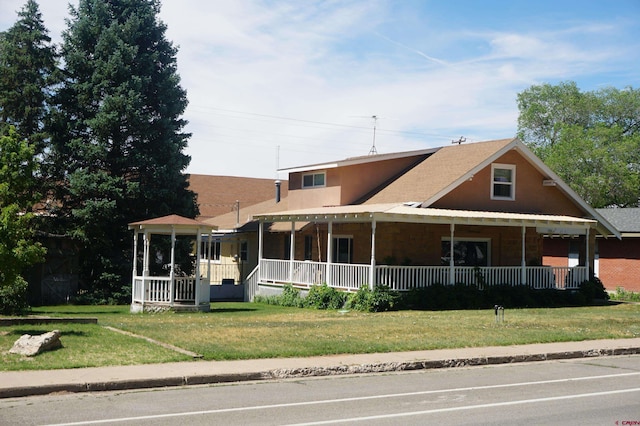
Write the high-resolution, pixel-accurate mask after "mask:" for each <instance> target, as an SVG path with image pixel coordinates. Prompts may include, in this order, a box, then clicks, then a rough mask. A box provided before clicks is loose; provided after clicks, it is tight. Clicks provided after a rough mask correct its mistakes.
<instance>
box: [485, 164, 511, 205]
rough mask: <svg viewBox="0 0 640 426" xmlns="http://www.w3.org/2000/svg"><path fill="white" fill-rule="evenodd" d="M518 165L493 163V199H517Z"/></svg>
mask: <svg viewBox="0 0 640 426" xmlns="http://www.w3.org/2000/svg"><path fill="white" fill-rule="evenodd" d="M515 198H516V166H514V165H508V164H492V165H491V199H492V200H515Z"/></svg>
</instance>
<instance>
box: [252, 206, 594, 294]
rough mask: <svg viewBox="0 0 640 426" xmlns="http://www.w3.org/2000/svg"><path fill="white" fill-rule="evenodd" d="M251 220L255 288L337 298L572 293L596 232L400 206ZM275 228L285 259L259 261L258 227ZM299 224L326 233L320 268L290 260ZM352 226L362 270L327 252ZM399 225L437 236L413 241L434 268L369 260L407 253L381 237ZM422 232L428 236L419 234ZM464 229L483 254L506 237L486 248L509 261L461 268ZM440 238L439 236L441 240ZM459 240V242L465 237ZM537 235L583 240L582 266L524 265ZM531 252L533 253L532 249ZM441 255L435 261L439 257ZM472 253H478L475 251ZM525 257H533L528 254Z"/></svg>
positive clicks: (518, 217)
mask: <svg viewBox="0 0 640 426" xmlns="http://www.w3.org/2000/svg"><path fill="white" fill-rule="evenodd" d="M254 219H257V220H259V224H260V227H259V234H258V235H259V253H258V257H259V266H258V268H257V269H256V270H255V272H254V273H255V274H256V277H254V278H255V280H256V281H257V283H258V284H262V285H270V286H279V285H284V284H287V283H291V284H293V285H294V286H298V287H303V288H304V287H310V286H312V285H317V284H322V283H326V284H327V285H329V286H331V287H335V288H339V289H342V290H345V291H357V290H358V289H359V288H360V287H362V286H363V285H366V286H369V287H370V288H373V287H374V286H376V285H386V286H389V287H390V288H391V289H393V290H397V291H408V290H411V289H414V288H419V287H426V286H430V285H433V284H445V285H447V284H448V285H453V284H459V283H462V284H467V285H477V286H479V287H481V288H482V287H485V286H492V285H505V284H506V285H527V286H530V287H532V288H535V289H575V288H578V287H579V285H580V284H581V283H582V282H584V281H585V280H587V279H588V278H589V275H590V263H591V259H590V257H589V253H590V251H591V249H592V245H593V243H590V241H591V240H592V238H593V236H594V235H592V231H591V230H592V228H595V226H596V225H597V222H596V221H595V220H590V219H583V218H576V217H569V216H557V215H536V214H521V213H503V212H481V211H466V210H444V209H431V208H420V207H412V206H410V205H404V204H393V205H368V206H367V205H357V206H340V207H323V208H317V209H308V210H300V211H291V212H282V213H274V214H264V215H257V216H255V217H254ZM279 222H280V223H281V224H280V226H282V225H283V224H282V222H284V223H286V222H288V223H290V226H291V229H290V231H289V238H290V240H289V243H288V246H289V250H290V252H289V255H288V259H275V258H267V257H265V256H264V250H263V246H264V226H265V224H266V223H279ZM301 223H312V224H319V223H321V224H324V226H325V227H326V240H325V242H324V243H323V245H324V247H323V248H324V250H325V253H324V254H323V255H322V256H319V257H324V259H320V261H314V260H310V259H306V260H303V259H301V258H300V257H301V256H300V252H299V251H298V256H296V253H297V250H296V238H295V235H296V229H298V230H299V229H300V224H301ZM354 223H358V224H360V226H361V228H363V229H368V231H367V232H368V237H367V240H368V243H369V247H368V255H369V261H368V262H366V263H365V262H361V261H360V262H350V261H349V260H350V259H348V258H342V259H341V258H340V256H339V255H337V250H336V247H334V245H335V244H336V241H338V240H337V239H336V238H335V235H334V229H335V228H336V227H339V226H341V225H344V224H354ZM402 224H418V225H421V227H415V226H414V227H413V228H412V229H413V231H412V232H421V231H420V230H423V229H432V228H434V227H437V229H439V230H440V231H439V232H440V234H437V233H435V234H433V235H430V236H429V237H427V238H422V239H421V240H420V241H421V242H422V243H425V241H427V240H429V238H431V240H430V243H431V244H433V245H434V246H437V250H438V259H437V261H438V262H437V263H436V262H435V261H433V260H435V257H434V256H431V259H432V262H430V264H429V263H427V264H411V265H397V264H387V263H385V262H384V261H382V262H381V261H377V260H376V253H377V252H379V251H381V248H382V249H388V247H389V245H402V244H404V245H407V244H409V245H410V243H408V241H411V239H410V238H407V236H406V235H404V236H402V235H398V234H400V232H389V229H394V228H397V229H400V228H402ZM383 226H384V227H385V232H384V234H383V235H384V236H383V238H382V239H380V240H379V241H376V237H377V233H378V232H379V229H380V228H381V227H383ZM428 226H429V227H431V228H427V227H428ZM470 229H471V230H484V231H482V232H484V235H485V236H489V237H488V238H484V239H481V238H476V239H475V240H485V241H488V243H485V245H487V246H488V247H489V248H488V249H486V248H482V250H484V251H490V247H491V245H492V241H491V240H492V238H491V237H490V235H491V232H495V230H496V229H498V230H500V229H502V230H503V231H504V232H503V233H504V234H505V235H506V234H508V235H510V236H512V237H513V238H511V241H510V242H511V244H510V245H506V244H505V243H504V242H501V241H497V242H494V246H497V245H501V246H503V247H502V250H503V251H505V252H506V251H507V250H508V251H509V252H510V253H508V254H507V253H505V254H503V255H502V262H496V263H498V264H494V263H492V262H491V257H490V255H489V256H487V253H479V254H481V255H485V257H487V260H486V261H485V263H486V264H485V265H477V264H476V265H470V264H464V262H461V261H460V253H458V252H457V250H459V244H458V242H460V241H462V240H464V239H465V238H466V239H467V240H468V239H469V238H467V237H468V235H469V232H475V231H469V230H470ZM445 230H446V232H444V231H445ZM492 230H493V231H492ZM477 232H479V231H477ZM405 234H406V232H405ZM463 235H467V237H465V236H463ZM544 235H554V236H562V237H571V238H580V239H582V240H584V244H585V252H586V253H587V259H586V262H585V263H584V264H582V265H579V266H575V267H571V268H569V267H551V266H542V265H541V264H539V263H538V264H535V263H536V262H531V258H532V256H533V257H537V258H540V259H541V255H540V253H539V252H540V250H535V249H534V250H532V249H531V248H530V249H529V252H528V251H527V242H528V244H529V247H531V246H532V242H531V241H532V240H535V239H536V238H538V239H539V240H541V239H542V236H544ZM501 238H502V239H504V237H499V236H498V237H495V236H494V239H496V240H500V239H501ZM361 239H362V238H361ZM518 239H519V241H518ZM414 240H415V239H414ZM428 243H429V242H427V243H425V244H428ZM590 244H591V246H590ZM533 245H535V241H534V243H533ZM319 247H320V244H319V243H318V248H319ZM360 247H362V245H360ZM441 247H442V253H441V254H440V248H441ZM416 249H417V248H416ZM474 249H475V250H479V251H480V249H479V248H478V245H477V244H476V245H475V247H474ZM362 250H364V249H362ZM362 250H361V251H362ZM404 250H405V252H406V250H411V247H409V248H405V249H404ZM434 250H435V249H434ZM531 251H535V252H536V253H530V252H531ZM304 257H306V255H305V256H304ZM496 257H498V256H496ZM514 259H515V260H514ZM528 259H529V262H528ZM360 260H362V257H361V258H360ZM467 263H470V262H467ZM500 263H502V264H500ZM505 263H506V264H505ZM531 263H534V264H531Z"/></svg>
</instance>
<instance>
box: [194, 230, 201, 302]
mask: <svg viewBox="0 0 640 426" xmlns="http://www.w3.org/2000/svg"><path fill="white" fill-rule="evenodd" d="M196 232H197V234H196V246H197V247H196V259H197V261H196V271H195V273H196V284H195V285H196V288H195V294H194V297H195V300H194V301H193V304H194V305H196V306H198V305H200V256H201V255H202V248H201V246H202V234H201V233H200V228H198V230H197V231H196Z"/></svg>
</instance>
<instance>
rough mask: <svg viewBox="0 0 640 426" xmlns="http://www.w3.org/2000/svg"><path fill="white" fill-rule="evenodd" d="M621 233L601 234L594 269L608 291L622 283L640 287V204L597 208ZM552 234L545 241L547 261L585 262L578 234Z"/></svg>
mask: <svg viewBox="0 0 640 426" xmlns="http://www.w3.org/2000/svg"><path fill="white" fill-rule="evenodd" d="M596 211H597V212H598V214H600V215H601V216H602V217H603V218H604V219H605V220H607V221H608V222H609V223H610V224H611V225H612V226H613V227H614V228H615V229H616V230H617V231H618V233H619V236H620V238H616V235H614V234H607V233H604V234H602V235H598V236H597V238H596V241H595V247H594V257H593V259H594V265H593V272H594V275H595V276H597V277H598V278H599V279H600V280H601V281H602V283H603V285H604V286H605V289H607V290H608V291H615V290H616V289H617V288H618V287H621V288H623V289H624V290H626V291H636V292H637V291H640V279H639V278H638V277H639V276H640V208H606V209H596ZM556 237H557V236H551V238H550V239H549V240H548V241H545V245H544V257H543V259H544V263H545V264H549V265H554V266H568V267H573V266H576V265H580V264H584V261H585V252H584V250H583V248H582V245H581V244H580V241H579V240H577V239H575V238H556Z"/></svg>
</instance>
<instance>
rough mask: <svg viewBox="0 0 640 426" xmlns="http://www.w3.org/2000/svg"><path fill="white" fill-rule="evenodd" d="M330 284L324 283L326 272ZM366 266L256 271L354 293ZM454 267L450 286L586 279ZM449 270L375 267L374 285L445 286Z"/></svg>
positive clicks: (283, 263) (286, 264)
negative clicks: (454, 284)
mask: <svg viewBox="0 0 640 426" xmlns="http://www.w3.org/2000/svg"><path fill="white" fill-rule="evenodd" d="M328 267H330V269H331V271H330V272H331V273H330V281H331V282H327V268H328ZM370 269H371V266H370V265H354V264H344V263H332V264H329V265H327V264H326V263H320V262H309V261H293V262H290V261H288V260H276V259H262V260H261V261H260V270H259V271H258V273H259V277H260V282H268V283H280V284H284V283H291V284H294V285H298V286H307V287H309V286H312V285H317V284H322V283H325V282H327V284H328V285H330V286H332V287H337V288H343V289H347V290H357V289H359V288H360V287H361V286H363V285H368V284H369V272H370ZM524 272H525V276H524V278H525V281H524V282H523V276H522V267H520V266H488V267H468V266H466V267H465V266H456V267H454V271H453V273H454V280H453V282H454V283H464V284H468V285H472V284H475V285H478V286H480V287H484V286H494V285H502V284H506V285H521V284H523V283H526V284H527V285H530V286H531V287H533V288H535V289H574V288H578V286H579V285H580V283H582V282H583V281H585V280H586V279H587V269H586V267H583V266H576V267H556V266H554V267H551V266H527V267H525V269H524ZM450 273H451V268H450V267H449V266H389V265H376V266H375V274H374V277H375V278H374V279H375V284H381V285H387V286H389V287H390V288H391V289H393V290H398V291H408V290H411V289H413V288H420V287H428V286H430V285H433V284H449V283H450Z"/></svg>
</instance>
